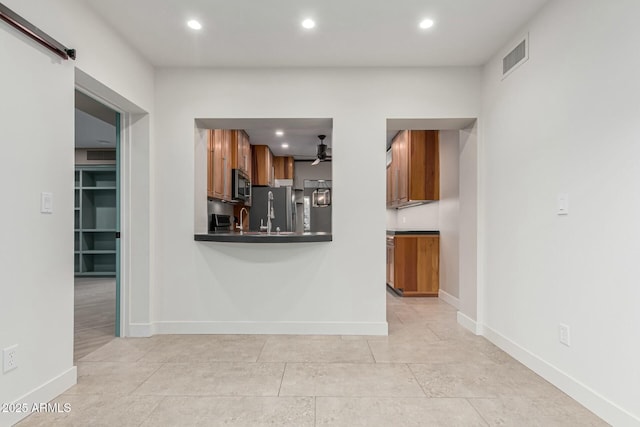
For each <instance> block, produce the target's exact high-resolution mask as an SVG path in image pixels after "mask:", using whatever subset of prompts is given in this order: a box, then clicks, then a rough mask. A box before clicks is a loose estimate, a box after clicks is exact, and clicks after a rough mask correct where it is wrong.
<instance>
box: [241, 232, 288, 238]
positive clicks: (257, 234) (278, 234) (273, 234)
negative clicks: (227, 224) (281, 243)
mask: <svg viewBox="0 0 640 427" xmlns="http://www.w3.org/2000/svg"><path fill="white" fill-rule="evenodd" d="M238 234H240V233H238ZM293 234H296V233H295V232H294V231H281V232H280V233H276V232H275V231H274V232H272V233H271V234H267V233H266V232H264V231H245V232H244V233H242V235H243V236H264V237H278V236H291V235H293Z"/></svg>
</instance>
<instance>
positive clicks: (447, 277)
mask: <svg viewBox="0 0 640 427" xmlns="http://www.w3.org/2000/svg"><path fill="white" fill-rule="evenodd" d="M459 133H460V132H459V131H454V130H447V131H441V132H440V200H439V201H438V202H437V204H438V230H440V289H441V290H442V291H444V292H446V294H448V295H450V296H452V297H454V298H458V296H459V284H458V269H459V268H460V266H459V263H460V262H459V256H458V240H459V228H460V225H459V223H458V221H459V218H458V209H459V205H460V189H459V186H460V179H459V175H460V170H459V169H460V168H459V163H460V159H459V157H460V136H459ZM451 302H455V300H453V301H451Z"/></svg>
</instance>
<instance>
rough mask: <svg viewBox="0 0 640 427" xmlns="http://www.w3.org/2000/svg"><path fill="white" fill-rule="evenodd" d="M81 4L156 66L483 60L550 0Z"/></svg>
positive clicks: (96, 0) (99, 0)
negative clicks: (310, 22) (305, 24)
mask: <svg viewBox="0 0 640 427" xmlns="http://www.w3.org/2000/svg"><path fill="white" fill-rule="evenodd" d="M85 1H87V2H88V3H89V4H90V5H91V6H92V7H93V8H94V9H95V10H96V11H97V12H98V14H99V15H101V16H103V17H104V19H105V20H106V21H107V22H108V23H109V24H110V25H111V26H112V27H113V28H115V29H116V30H117V31H118V32H120V34H122V36H124V38H125V39H126V40H128V41H129V42H130V43H131V44H132V45H133V46H134V47H135V48H136V49H137V50H138V51H140V52H141V53H142V54H143V55H144V56H145V57H146V58H147V59H148V60H149V61H150V62H151V63H152V64H154V65H155V66H160V67H177V66H180V67H204V66H206V67H287V66H312V67H318V66H336V67H345V66H356V67H358V66H476V65H482V64H484V63H485V62H486V61H487V60H488V59H489V58H490V57H491V56H492V55H493V54H495V53H496V52H497V51H498V50H499V49H501V48H502V47H503V46H504V45H505V44H506V43H508V42H509V41H510V39H511V38H512V37H513V36H514V35H515V32H516V31H518V29H519V28H520V27H521V26H522V25H524V24H525V23H526V21H527V20H529V19H530V18H531V17H532V16H533V15H534V14H535V13H536V12H537V11H538V10H539V9H540V8H541V7H542V5H543V4H544V3H546V2H547V1H548V0H395V1H390V0H136V1H131V0H109V1H104V0H85ZM307 17H311V18H313V19H314V20H315V21H316V22H317V26H316V28H314V29H313V30H310V31H308V30H304V29H303V28H302V27H301V25H300V23H301V21H302V20H303V19H304V18H307ZM424 17H430V18H432V19H433V20H434V21H435V25H434V27H433V28H431V29H428V30H420V29H419V28H418V23H419V22H420V21H421V20H422V19H423V18H424ZM193 18H195V19H198V20H200V21H201V22H202V24H203V29H202V30H200V31H199V32H196V31H194V30H191V29H189V28H187V26H186V21H187V20H188V19H193ZM79 54H80V55H81V54H82V52H80V53H79Z"/></svg>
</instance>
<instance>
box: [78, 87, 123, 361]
mask: <svg viewBox="0 0 640 427" xmlns="http://www.w3.org/2000/svg"><path fill="white" fill-rule="evenodd" d="M119 148H120V114H119V113H118V112H116V111H114V110H113V109H111V108H109V107H107V106H106V105H104V104H102V103H100V102H98V101H96V100H95V99H93V98H92V97H90V96H88V95H86V94H84V93H83V92H80V91H78V90H76V91H75V171H74V177H75V179H74V192H75V197H74V203H75V205H74V275H75V279H74V289H75V292H74V295H75V297H74V360H78V359H80V358H82V357H84V356H85V355H87V354H89V353H91V352H92V351H93V350H96V349H97V348H99V347H101V346H102V345H104V344H106V343H107V342H109V341H111V340H112V339H113V338H114V337H117V336H119V335H120V281H119V275H120V245H119V231H120V179H119V176H120V173H119V167H120V165H119V158H120V156H119Z"/></svg>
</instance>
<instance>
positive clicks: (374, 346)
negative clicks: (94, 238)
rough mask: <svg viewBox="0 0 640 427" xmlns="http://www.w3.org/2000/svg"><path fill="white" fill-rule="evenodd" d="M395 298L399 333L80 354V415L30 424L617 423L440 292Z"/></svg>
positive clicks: (150, 344)
mask: <svg viewBox="0 0 640 427" xmlns="http://www.w3.org/2000/svg"><path fill="white" fill-rule="evenodd" d="M387 301H388V305H387V307H388V321H389V336H388V337H361V336H281V335H277V336H274V335H270V336H266V335H158V336H154V337H151V338H127V339H124V338H118V339H113V340H112V341H111V342H109V343H108V344H106V345H104V346H103V347H101V348H99V349H98V350H96V351H94V352H92V353H90V354H88V355H87V356H85V357H83V358H82V359H80V360H79V361H78V363H77V366H78V384H77V385H76V386H74V387H72V388H71V389H69V390H68V391H67V392H66V393H65V394H63V395H62V396H60V397H59V398H57V399H56V400H55V402H59V403H60V404H64V403H69V404H70V405H71V411H70V412H69V413H66V414H65V413H49V414H45V413H39V414H34V415H32V416H30V417H29V418H27V419H26V420H24V421H23V422H22V423H20V424H19V425H20V426H56V425H65V426H66V425H77V426H87V425H91V426H98V425H104V426H113V425H118V426H154V427H157V426H221V425H224V426H242V427H248V426H267V425H270V426H295V427H302V426H348V427H353V426H385V427H387V426H464V427H470V426H488V425H490V426H518V427H521V426H545V427H548V426H572V427H573V426H605V425H607V424H606V423H604V422H603V421H601V420H600V419H599V418H597V417H596V416H595V415H593V414H592V413H591V412H589V411H588V410H586V409H585V408H583V407H582V406H580V405H579V404H578V403H576V402H575V401H574V400H572V399H571V398H569V397H568V396H566V395H565V394H564V393H562V392H561V391H559V390H558V389H557V388H555V387H554V386H552V385H551V384H549V383H548V382H546V381H545V380H543V379H542V378H540V377H539V376H537V375H536V374H534V373H533V372H532V371H530V370H529V369H527V368H525V367H524V366H523V365H521V364H520V363H518V362H517V361H515V360H514V359H512V358H511V357H509V356H508V355H507V354H505V353H504V352H502V351H501V350H499V349H498V348H497V347H495V346H494V345H493V344H491V343H489V342H488V341H487V340H485V339H484V338H481V337H477V336H474V335H472V334H471V333H469V332H467V331H466V330H464V329H463V328H462V327H460V326H459V325H457V323H456V310H455V309H454V308H453V307H451V306H450V305H448V304H446V303H444V302H442V301H440V300H438V299H437V298H413V299H410V298H407V299H402V298H399V297H396V296H394V295H392V294H388V295H387Z"/></svg>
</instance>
